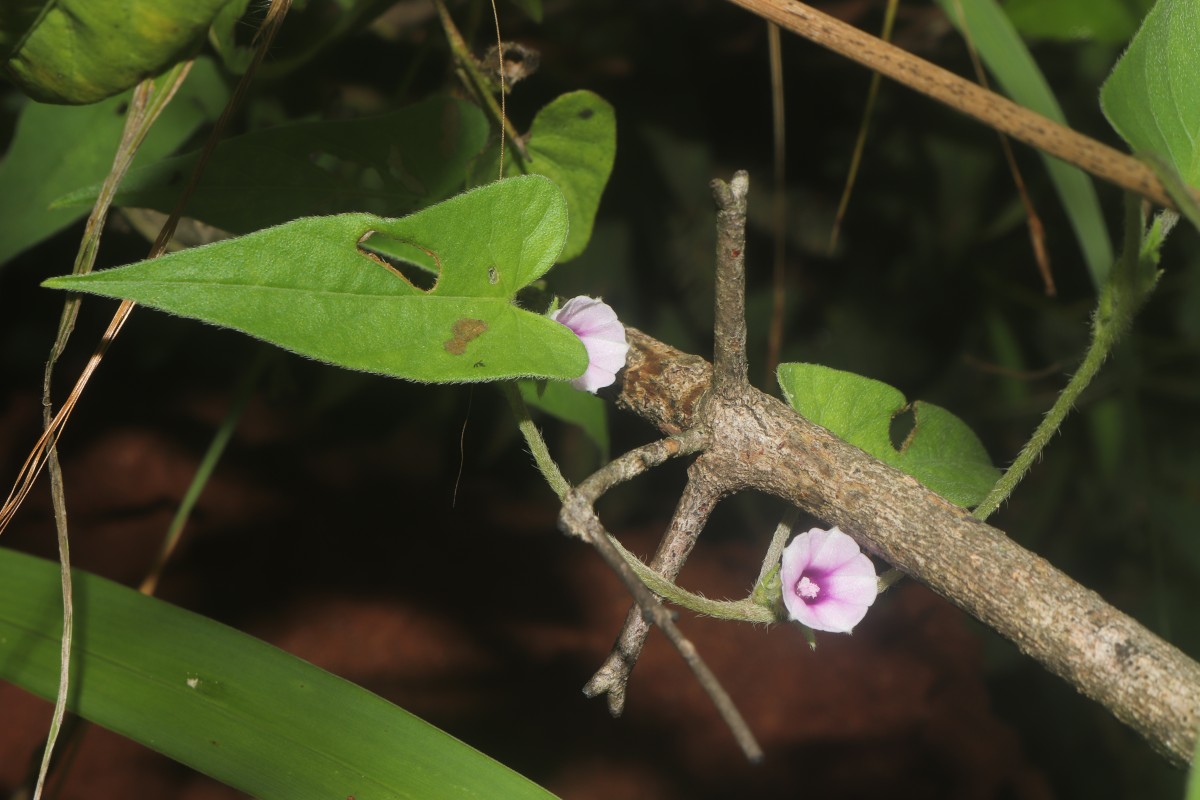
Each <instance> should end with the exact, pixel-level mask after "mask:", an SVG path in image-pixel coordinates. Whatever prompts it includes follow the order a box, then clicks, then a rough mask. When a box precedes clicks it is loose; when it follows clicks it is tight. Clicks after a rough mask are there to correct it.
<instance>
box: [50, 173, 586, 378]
mask: <svg viewBox="0 0 1200 800" xmlns="http://www.w3.org/2000/svg"><path fill="white" fill-rule="evenodd" d="M373 233H375V234H380V235H383V236H387V237H390V238H391V239H394V240H397V241H400V242H404V243H405V244H407V245H408V246H410V247H412V248H415V249H416V250H418V251H421V252H423V253H426V254H428V256H429V257H431V258H432V259H433V260H434V263H435V265H436V266H437V268H438V270H439V274H438V277H437V282H436V285H434V286H433V288H432V289H430V290H429V291H424V290H422V289H419V288H417V287H416V286H414V285H413V284H412V283H410V282H409V281H408V280H407V279H406V278H405V277H404V276H403V275H402V274H401V273H400V272H399V271H398V270H396V269H394V268H392V267H390V266H389V265H388V264H386V263H385V262H384V261H383V260H382V259H380V258H378V257H377V256H375V255H373V254H371V253H368V252H366V251H364V250H363V249H360V248H361V243H362V241H363V240H364V239H365V238H366V237H368V236H369V235H371V234H373ZM566 234H567V210H566V203H565V202H564V200H563V197H562V194H561V193H560V192H559V191H558V189H557V187H555V185H554V184H553V183H552V182H551V181H550V180H548V179H546V178H543V177H541V176H536V175H530V176H527V177H523V178H513V179H510V180H505V181H498V182H496V183H493V184H489V185H488V186H485V187H482V188H480V189H476V190H474V191H471V192H467V193H465V194H461V195H458V196H457V197H454V198H452V199H450V200H447V201H445V202H444V203H441V204H439V205H436V206H431V207H429V208H427V209H425V210H423V211H421V212H419V213H417V214H413V215H411V216H408V217H404V218H401V219H383V218H381V217H375V216H372V215H370V214H343V215H339V216H332V217H306V218H304V219H298V220H295V221H294V222H290V223H287V224H286V225H280V226H277V227H274V228H268V229H267V230H263V231H258V232H256V233H252V234H249V235H247V236H243V237H240V238H236V239H229V240H226V241H223V242H217V243H215V244H211V245H207V246H204V247H197V248H194V249H191V250H184V251H182V252H179V253H172V254H170V255H167V256H163V257H162V258H159V259H155V260H151V261H142V262H139V263H137V264H131V265H129V266H127V267H120V268H117V269H110V270H103V271H101V272H94V273H92V274H90V275H80V276H66V277H61V278H52V279H51V280H48V281H46V282H45V284H43V285H45V286H49V287H52V288H57V289H70V290H73V291H79V292H90V293H93V294H100V295H104V296H106V297H119V298H126V299H130V300H134V301H136V302H138V303H141V304H143V305H147V306H150V307H152V308H158V309H162V310H164V311H169V312H171V313H174V314H180V315H182V316H185V317H192V318H194V319H200V320H204V321H206V322H211V323H214V324H216V325H221V326H224V327H228V328H233V329H235V330H239V331H242V332H244V333H248V334H250V335H251V336H256V337H258V338H260V339H264V340H266V341H268V342H272V343H274V344H277V345H279V346H281V347H284V348H287V349H288V350H292V351H294V352H297V353H300V354H302V355H306V356H310V357H312V358H316V359H319V360H321V361H326V362H329V363H332V364H337V365H339V366H343V367H348V368H350V369H358V370H364V371H367V372H377V373H382V374H385V375H392V376H395V377H400V378H408V379H411V380H416V381H426V382H431V383H449V382H463V381H486V380H497V379H502V378H514V377H539V378H552V379H558V380H570V379H573V378H576V377H578V376H580V375H581V374H583V371H584V369H585V368H586V366H587V353H586V350H585V349H584V346H583V342H581V341H580V340H579V338H578V337H577V336H576V335H575V334H574V333H572V332H571V331H570V330H569V329H568V328H567V327H566V326H564V325H560V324H559V323H557V322H555V321H553V320H551V319H549V318H547V317H544V316H541V315H539V314H534V313H531V312H529V311H525V310H523V309H521V308H519V307H518V306H517V305H515V304H514V302H513V298H514V296H515V295H516V293H517V291H519V290H520V289H521V288H523V287H524V286H526V285H528V284H529V283H530V282H532V281H534V280H536V279H537V278H539V277H541V276H542V275H543V274H544V273H545V272H546V271H547V270H548V269H550V267H551V266H553V265H554V263H555V260H556V259H557V257H558V254H559V252H560V251H561V250H562V246H563V242H564V241H565V239H566Z"/></svg>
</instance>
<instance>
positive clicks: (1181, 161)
mask: <svg viewBox="0 0 1200 800" xmlns="http://www.w3.org/2000/svg"><path fill="white" fill-rule="evenodd" d="M1198 41H1200V3H1196V2H1190V1H1188V0H1159V1H1158V3H1156V4H1155V6H1154V8H1152V9H1151V10H1150V13H1149V14H1147V15H1146V19H1145V21H1144V22H1143V23H1142V27H1141V29H1140V30H1139V31H1138V32H1137V35H1136V36H1134V37H1133V41H1132V42H1131V43H1130V45H1129V49H1128V50H1126V51H1125V54H1124V55H1123V56H1121V60H1120V61H1118V62H1117V66H1116V67H1114V68H1113V72H1112V75H1110V76H1109V77H1108V80H1107V81H1105V82H1104V86H1103V87H1102V88H1101V89H1100V106H1101V108H1103V109H1104V115H1105V116H1106V117H1108V121H1109V123H1110V124H1111V125H1112V126H1113V127H1114V128H1115V129H1116V130H1117V133H1119V134H1121V138H1123V139H1124V140H1125V141H1126V142H1128V143H1129V145H1130V147H1132V148H1133V151H1134V152H1135V153H1137V154H1139V155H1144V156H1151V155H1153V156H1157V157H1159V158H1161V159H1165V160H1166V162H1167V163H1169V164H1170V165H1171V167H1173V168H1174V170H1175V171H1176V172H1178V173H1179V175H1180V176H1182V177H1183V180H1184V181H1186V182H1187V183H1189V184H1191V185H1192V186H1195V185H1197V184H1198V183H1200V47H1197V46H1196V43H1197V42H1198Z"/></svg>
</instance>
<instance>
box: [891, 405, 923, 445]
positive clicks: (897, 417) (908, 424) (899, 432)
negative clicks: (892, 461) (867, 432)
mask: <svg viewBox="0 0 1200 800" xmlns="http://www.w3.org/2000/svg"><path fill="white" fill-rule="evenodd" d="M916 427H917V415H916V414H914V413H913V410H912V406H905V407H904V408H902V409H900V410H899V411H897V412H896V413H895V414H893V415H892V421H891V423H890V424H889V425H888V438H890V439H891V440H892V447H894V448H896V450H897V451H899V452H901V453H903V452H904V449H905V448H906V447H908V440H909V437H911V436H912V434H913V430H914V429H915V428H916Z"/></svg>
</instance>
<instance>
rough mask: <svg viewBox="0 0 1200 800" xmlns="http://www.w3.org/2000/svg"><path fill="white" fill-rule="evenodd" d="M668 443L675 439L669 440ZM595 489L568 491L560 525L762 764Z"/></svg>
mask: <svg viewBox="0 0 1200 800" xmlns="http://www.w3.org/2000/svg"><path fill="white" fill-rule="evenodd" d="M665 441H672V440H670V439H668V440H665ZM610 466H611V465H610ZM589 480H590V479H589ZM606 480H607V478H601V479H600V480H599V481H597V482H596V484H597V486H599V485H601V484H603V483H604V482H605V481H606ZM586 483H587V481H585V482H584V484H586ZM595 488H596V487H588V488H585V486H584V485H581V486H580V487H579V489H574V490H572V491H570V492H568V493H567V496H566V498H565V499H564V501H563V508H562V512H561V514H560V515H559V524H560V525H561V526H562V528H563V530H564V531H566V532H568V533H571V534H572V535H575V536H579V537H581V538H583V539H584V540H585V541H587V542H588V543H589V544H591V545H592V546H593V547H595V548H596V550H598V551H599V552H600V555H601V557H602V558H603V559H604V560H605V562H606V563H607V564H608V565H609V567H610V568H611V569H612V570H613V571H614V572H616V573H617V575H618V576H619V577H620V578H621V582H622V583H624V584H625V588H626V589H628V591H629V593H630V594H632V595H633V597H634V600H636V601H637V605H638V608H640V609H641V611H642V614H643V615H644V616H645V618H646V621H647V622H652V623H653V624H655V625H657V626H658V627H659V629H660V630H662V632H663V634H664V635H665V636H666V637H667V639H668V640H669V641H670V642H671V644H672V645H674V647H675V649H676V650H677V651H679V654H680V655H681V656H682V657H683V659H684V661H685V662H687V665H688V666H689V667H690V668H691V670H692V673H693V674H694V675H695V676H696V680H697V681H699V683H700V685H701V686H702V687H703V688H704V691H705V693H706V694H707V695H708V696H709V697H710V698H711V699H712V701H713V704H714V705H715V706H716V708H717V712H718V713H719V714H720V715H721V718H722V719H723V720H724V721H725V724H726V725H728V726H729V730H730V731H731V732H732V733H733V736H734V739H736V740H737V743H738V746H739V747H741V748H742V752H743V753H745V754H746V758H748V759H749V760H750V761H751V762H758V761H761V760H762V748H761V747H760V746H759V744H758V742H757V740H755V738H754V734H753V733H752V732H751V731H750V727H749V726H748V725H747V724H746V720H745V719H744V718H743V717H742V715H741V713H740V712H738V710H737V707H736V706H735V705H734V704H733V701H732V700H731V699H730V697H729V694H728V693H727V692H726V691H725V689H724V688H723V687H722V686H721V684H720V682H719V681H718V680H717V678H716V676H715V675H713V673H712V671H711V670H710V669H709V668H708V666H707V665H706V664H705V663H704V660H703V659H702V658H701V657H700V654H699V653H697V652H696V648H695V645H693V644H692V643H691V642H690V641H688V639H687V638H686V637H685V636H684V635H683V633H681V632H680V630H679V628H677V627H676V626H675V622H674V620H672V619H671V614H670V612H669V611H667V609H666V608H665V607H663V604H662V603H661V602H660V601H659V599H658V597H656V596H655V595H654V593H653V592H651V591H650V590H649V589H647V588H646V587H645V586H644V585H643V584H642V582H641V580H639V579H638V576H637V575H636V574H635V573H634V571H633V569H632V568H631V567H630V566H629V564H627V563H626V561H625V559H624V557H622V555H621V554H620V553H619V552H618V551H617V549H616V548H615V547H614V546H613V543H612V542H611V541H610V540H609V536H608V532H607V531H605V530H604V526H603V525H601V524H600V519H599V518H598V517H597V516H596V512H595V510H594V509H593V508H592V503H591V502H590V501H589V500H588V496H589V495H590V494H592V493H593V490H594V489H595Z"/></svg>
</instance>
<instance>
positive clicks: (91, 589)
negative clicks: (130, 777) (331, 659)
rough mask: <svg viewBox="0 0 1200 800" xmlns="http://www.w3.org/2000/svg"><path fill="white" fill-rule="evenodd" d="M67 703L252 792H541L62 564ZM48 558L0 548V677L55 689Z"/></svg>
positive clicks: (199, 624)
mask: <svg viewBox="0 0 1200 800" xmlns="http://www.w3.org/2000/svg"><path fill="white" fill-rule="evenodd" d="M74 584H75V642H74V648H73V661H72V666H73V668H72V687H71V693H70V702H69V705H70V708H71V710H73V711H75V712H77V713H78V714H80V715H81V716H83V717H84V718H86V719H89V720H91V721H92V722H95V723H96V724H98V725H101V726H103V727H105V728H108V729H110V730H113V731H116V732H117V733H119V734H121V735H123V736H127V737H129V738H130V739H133V740H135V741H138V742H141V743H142V744H144V745H146V746H147V747H151V748H153V749H155V750H157V751H159V752H161V753H163V754H165V755H167V756H169V757H171V758H173V759H175V760H177V761H180V762H182V763H184V764H187V765H188V766H190V767H192V768H194V769H197V770H199V771H200V772H203V773H205V774H207V775H210V776H212V777H213V778H216V779H217V780H219V781H222V782H224V783H227V784H229V785H230V786H233V787H235V788H237V789H239V790H241V791H243V792H247V793H248V794H250V795H253V796H254V797H260V798H281V800H305V799H306V798H313V800H318V799H327V798H344V797H350V796H353V797H355V798H356V800H372V798H387V799H388V800H391V798H413V800H425V799H426V798H431V799H432V798H446V800H450V798H455V799H458V798H506V799H507V798H513V799H517V798H547V797H551V796H552V795H550V794H549V793H548V792H546V791H545V790H543V789H541V788H539V787H538V786H536V785H534V784H533V783H531V782H529V781H528V780H526V779H525V778H523V777H521V776H520V775H518V774H516V773H515V772H512V771H511V770H509V769H508V768H506V767H504V766H502V765H501V764H498V763H497V762H495V761H493V760H492V759H490V758H488V757H487V756H485V755H483V754H482V753H480V752H478V751H476V750H474V749H472V748H470V747H468V746H467V745H465V744H463V743H462V742H460V741H458V740H457V739H454V738H453V737H451V736H450V735H448V734H446V733H443V732H442V731H440V730H438V729H437V728H435V727H433V726H432V725H430V724H428V723H427V722H424V721H422V720H421V719H419V718H417V717H415V716H413V715H412V714H409V713H408V712H407V711H405V710H403V709H401V708H398V707H396V706H394V705H392V704H391V703H389V702H387V701H386V700H384V699H383V698H381V697H378V696H377V695H374V694H371V693H370V692H368V691H367V690H365V689H363V688H361V687H359V686H356V685H354V684H352V683H350V682H348V681H345V680H343V679H341V678H338V677H337V676H335V675H331V674H329V673H328V672H325V671H324V670H321V669H318V668H317V667H315V666H313V665H312V664H309V663H307V662H305V661H302V660H300V659H298V658H296V657H294V656H291V655H289V654H287V653H285V652H283V651H282V650H279V649H277V648H275V647H272V646H271V645H269V644H266V643H265V642H262V641H259V640H258V639H255V638H253V637H251V636H247V635H246V634H244V633H241V632H239V631H236V630H234V629H232V628H229V627H226V626H225V625H221V624H220V623H217V622H214V621H213V620H210V619H207V618H205V617H202V616H199V615H198V614H193V613H191V612H189V611H184V610H183V609H181V608H177V607H175V606H172V605H170V604H168V603H165V602H163V601H161V600H157V599H155V598H152V597H146V596H144V595H142V594H139V593H138V592H135V591H133V590H132V589H128V588H126V587H124V586H120V585H119V584H116V583H113V582H111V581H108V580H105V579H104V578H100V577H97V576H95V575H91V574H89V573H86V572H81V571H76V572H75V573H74ZM59 592H60V589H59V568H58V565H57V564H54V563H53V562H50V561H45V560H43V559H39V558H34V557H32V556H28V555H25V554H23V553H17V552H15V551H12V550H9V549H6V548H0V677H2V678H3V679H5V680H7V681H11V682H12V683H14V684H16V685H18V686H20V687H22V688H24V689H26V690H27V691H30V692H32V693H34V694H37V695H40V696H42V697H45V698H47V699H52V698H53V697H54V696H55V693H56V690H57V688H58V659H59V640H60V639H61V637H62V611H61V609H62V602H61V597H60V594H59Z"/></svg>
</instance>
